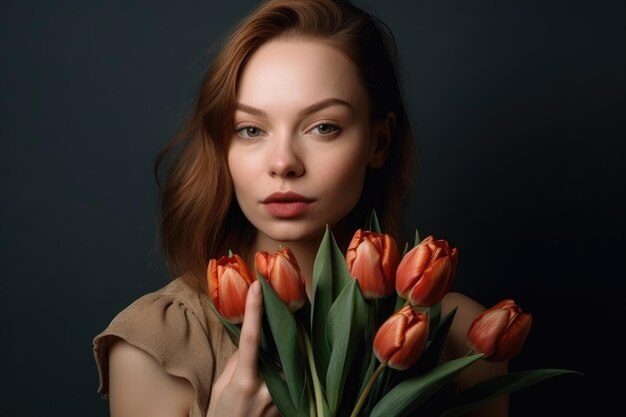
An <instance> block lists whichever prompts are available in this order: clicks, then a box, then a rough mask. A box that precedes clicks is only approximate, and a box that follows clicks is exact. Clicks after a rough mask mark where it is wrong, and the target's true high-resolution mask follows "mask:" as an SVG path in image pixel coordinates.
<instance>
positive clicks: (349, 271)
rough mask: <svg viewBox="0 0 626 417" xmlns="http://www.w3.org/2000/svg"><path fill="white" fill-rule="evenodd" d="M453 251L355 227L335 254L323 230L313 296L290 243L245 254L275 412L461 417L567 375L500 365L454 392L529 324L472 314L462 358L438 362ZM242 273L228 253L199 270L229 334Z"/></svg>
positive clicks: (246, 282)
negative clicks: (257, 299)
mask: <svg viewBox="0 0 626 417" xmlns="http://www.w3.org/2000/svg"><path fill="white" fill-rule="evenodd" d="M457 259H458V251H457V249H456V248H451V247H450V245H449V244H448V242H446V241H445V240H436V239H434V238H433V237H432V236H429V237H427V238H425V239H424V240H422V241H420V239H419V234H417V233H416V239H415V244H414V247H413V248H412V249H410V250H409V247H408V245H407V246H405V249H404V254H403V255H402V256H401V255H400V252H399V250H398V247H397V245H396V243H395V242H394V240H393V239H392V238H391V237H390V236H389V235H386V234H383V233H381V231H380V227H379V226H378V221H377V220H376V216H375V214H373V216H372V220H371V221H370V230H358V231H356V233H355V234H354V237H353V239H352V242H351V243H350V245H349V248H348V250H347V253H346V254H345V256H344V254H343V253H341V251H340V249H339V247H338V246H337V244H336V242H335V240H334V238H333V236H332V233H331V232H330V229H328V228H327V230H326V234H325V236H324V238H323V240H322V243H321V245H320V247H319V250H318V253H317V257H316V259H315V265H314V269H313V295H312V300H311V302H309V300H308V298H307V294H306V291H305V284H304V280H303V278H302V275H301V273H300V269H299V267H298V263H297V260H296V259H295V257H294V255H293V254H292V252H291V251H290V250H289V248H287V247H284V248H282V249H280V250H278V251H277V252H276V253H274V254H269V253H267V252H258V253H256V256H255V264H256V279H258V280H260V281H261V285H262V289H263V302H264V323H263V329H262V330H263V331H262V337H261V352H260V355H259V362H260V364H259V365H260V369H261V372H262V374H263V377H264V379H265V382H266V384H267V387H268V389H269V391H270V393H271V395H272V399H273V400H274V403H275V404H276V406H277V408H278V410H279V411H280V412H281V414H282V415H283V416H286V417H300V416H311V417H314V416H316V417H335V416H350V417H357V416H373V417H379V416H385V417H396V416H405V415H408V414H410V413H412V412H417V411H418V410H419V413H420V415H425V416H445V417H452V416H459V415H463V414H465V413H467V412H469V411H471V410H473V409H475V408H477V407H479V406H481V405H482V404H483V403H485V402H487V401H489V400H491V399H493V398H495V397H497V396H499V395H504V394H508V393H510V392H513V391H515V390H518V389H521V388H524V387H526V386H528V385H531V384H533V383H536V382H538V381H541V380H543V379H546V378H549V377H553V376H556V375H561V374H565V373H572V372H573V371H569V370H561V369H536V370H531V371H525V372H517V373H510V374H507V375H503V376H499V377H496V378H493V379H491V380H488V381H484V382H482V383H480V384H477V385H475V386H474V387H472V388H470V389H467V390H465V391H463V392H462V393H460V394H458V393H456V391H455V389H454V385H453V379H454V378H455V376H456V375H457V374H458V373H459V372H461V371H462V370H463V369H465V368H467V367H468V366H469V365H471V364H472V363H474V362H476V361H478V360H481V359H482V360H490V361H506V360H508V359H510V358H512V357H514V356H515V355H517V354H518V353H519V352H520V350H521V348H522V344H523V343H524V340H525V338H526V336H527V334H528V331H529V329H530V326H531V316H530V314H527V313H524V312H523V311H522V309H521V308H520V307H519V306H517V305H516V303H515V302H514V301H513V300H510V299H509V300H504V301H502V302H500V303H498V304H497V305H495V306H493V307H492V308H490V309H488V310H487V311H485V312H484V313H482V314H480V315H479V316H478V317H476V318H475V320H474V321H473V323H472V325H471V327H470V329H469V332H468V334H467V343H468V348H469V349H468V354H467V355H466V356H465V357H462V358H459V359H454V360H450V361H447V362H441V361H440V356H441V351H442V348H443V345H444V342H445V340H446V337H447V334H448V330H449V328H450V325H451V323H452V320H453V318H454V315H455V311H452V312H450V313H449V314H447V315H446V316H445V317H443V318H442V317H441V311H440V303H441V300H442V299H443V297H444V296H445V295H446V294H447V293H448V291H449V290H450V287H451V285H452V282H453V279H454V274H455V270H456V265H457ZM254 279H255V278H253V276H252V274H251V273H250V272H249V271H248V268H247V267H246V264H245V262H244V261H243V260H242V259H241V257H239V256H238V255H237V254H234V255H232V254H231V256H224V257H222V258H220V259H219V260H216V259H213V260H211V261H210V262H209V268H208V289H209V295H210V298H211V306H212V308H213V309H214V311H215V313H216V314H217V315H218V317H219V318H220V320H221V321H222V323H223V324H224V326H225V327H226V329H227V330H228V332H229V334H230V336H231V338H232V339H233V341H234V342H235V343H237V342H238V338H239V333H240V323H241V322H242V320H243V315H244V308H245V299H246V294H247V289H248V287H249V286H250V284H251V283H252V282H253V280H254Z"/></svg>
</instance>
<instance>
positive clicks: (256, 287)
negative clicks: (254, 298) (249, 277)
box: [250, 281, 261, 295]
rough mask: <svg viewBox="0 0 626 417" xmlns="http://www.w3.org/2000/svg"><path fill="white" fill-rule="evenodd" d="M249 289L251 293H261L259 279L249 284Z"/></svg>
mask: <svg viewBox="0 0 626 417" xmlns="http://www.w3.org/2000/svg"><path fill="white" fill-rule="evenodd" d="M250 291H252V294H254V295H259V294H261V283H260V282H259V281H254V282H253V283H252V285H250Z"/></svg>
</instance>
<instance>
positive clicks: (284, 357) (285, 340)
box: [257, 271, 308, 412]
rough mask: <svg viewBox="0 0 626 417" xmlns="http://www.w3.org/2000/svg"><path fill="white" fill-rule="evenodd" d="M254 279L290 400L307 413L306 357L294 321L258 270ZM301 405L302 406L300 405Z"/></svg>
mask: <svg viewBox="0 0 626 417" xmlns="http://www.w3.org/2000/svg"><path fill="white" fill-rule="evenodd" d="M257 278H258V280H259V281H260V282H261V286H262V288H263V309H264V311H265V314H266V315H267V321H268V322H269V325H270V329H271V331H272V337H273V339H274V342H275V344H276V349H277V350H278V356H279V357H280V363H281V365H282V367H283V372H284V374H285V381H286V383H287V387H288V389H289V394H290V396H291V401H292V402H293V404H294V406H295V407H296V408H297V409H306V410H307V412H308V404H307V401H308V397H307V395H306V391H305V389H306V379H305V373H304V368H303V364H305V363H306V359H305V357H304V355H303V353H302V349H301V347H300V340H299V337H298V327H297V324H296V320H295V319H294V317H293V315H292V314H291V312H290V311H289V310H288V309H287V307H286V306H285V304H283V302H282V301H281V299H280V298H278V295H276V292H274V290H273V289H272V287H270V285H269V284H268V283H267V281H265V279H264V278H263V276H262V275H261V274H259V273H258V271H257ZM305 405H306V408H304V407H305Z"/></svg>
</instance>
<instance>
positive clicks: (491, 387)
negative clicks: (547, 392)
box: [441, 369, 582, 417]
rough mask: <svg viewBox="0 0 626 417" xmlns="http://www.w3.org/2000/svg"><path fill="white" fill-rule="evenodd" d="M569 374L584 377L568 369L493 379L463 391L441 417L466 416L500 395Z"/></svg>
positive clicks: (524, 372) (542, 370) (541, 370)
mask: <svg viewBox="0 0 626 417" xmlns="http://www.w3.org/2000/svg"><path fill="white" fill-rule="evenodd" d="M567 374H577V375H582V374H581V373H580V372H576V371H572V370H568V369H532V370H530V371H521V372H511V373H509V374H506V375H499V376H496V377H493V378H491V379H488V380H486V381H483V382H480V383H478V384H476V385H474V386H473V387H471V388H469V389H467V390H465V391H463V392H462V393H461V394H460V395H459V396H458V397H457V399H456V400H455V404H454V405H453V406H452V407H451V408H449V409H448V410H446V411H445V412H444V413H443V414H442V415H441V417H456V416H462V415H465V414H466V413H468V412H470V411H472V410H474V409H476V408H478V407H480V406H481V405H483V404H485V403H487V402H489V401H491V400H492V399H494V398H496V397H498V396H500V395H506V394H510V393H512V392H514V391H518V390H520V389H522V388H526V387H528V386H530V385H533V384H536V383H537V382H541V381H543V380H544V379H548V378H552V377H555V376H559V375H567Z"/></svg>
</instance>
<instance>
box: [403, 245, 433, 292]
mask: <svg viewBox="0 0 626 417" xmlns="http://www.w3.org/2000/svg"><path fill="white" fill-rule="evenodd" d="M429 237H430V236H429ZM427 239H428V238H427ZM424 242H426V244H425V243H424ZM428 242H429V241H428V240H426V239H424V241H422V243H420V244H419V245H417V246H416V247H414V248H413V249H411V250H410V251H409V252H407V254H406V255H404V257H403V258H402V260H401V261H400V264H399V265H398V269H397V272H396V291H397V292H398V294H399V295H400V296H401V297H402V298H407V297H408V292H409V291H410V290H411V288H413V286H414V285H415V283H416V282H417V281H418V280H419V279H420V278H421V276H422V274H423V273H424V270H425V269H426V267H427V266H428V263H429V262H430V258H431V256H432V251H431V250H430V248H429V247H428Z"/></svg>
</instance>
